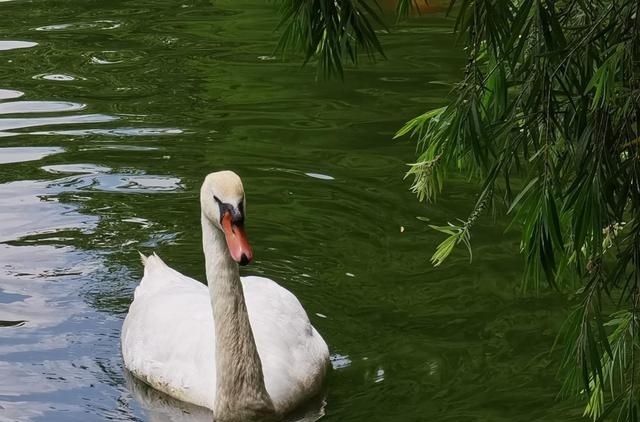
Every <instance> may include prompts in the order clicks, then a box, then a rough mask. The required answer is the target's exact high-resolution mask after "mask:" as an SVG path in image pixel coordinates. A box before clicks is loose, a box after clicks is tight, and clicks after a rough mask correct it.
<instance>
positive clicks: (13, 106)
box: [0, 101, 87, 114]
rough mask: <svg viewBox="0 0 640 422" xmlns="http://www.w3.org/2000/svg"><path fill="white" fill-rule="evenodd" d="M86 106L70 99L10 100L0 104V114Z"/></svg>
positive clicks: (73, 108) (51, 110)
mask: <svg viewBox="0 0 640 422" xmlns="http://www.w3.org/2000/svg"><path fill="white" fill-rule="evenodd" d="M86 107H87V105H86V104H80V103H72V102H69V101H10V102H5V103H1V104H0V114H11V113H52V112H58V111H76V110H82V109H84V108H86Z"/></svg>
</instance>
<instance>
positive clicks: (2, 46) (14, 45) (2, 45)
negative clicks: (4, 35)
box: [0, 40, 38, 51]
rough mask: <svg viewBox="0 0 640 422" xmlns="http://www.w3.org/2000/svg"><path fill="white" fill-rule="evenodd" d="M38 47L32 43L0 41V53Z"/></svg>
mask: <svg viewBox="0 0 640 422" xmlns="http://www.w3.org/2000/svg"><path fill="white" fill-rule="evenodd" d="M36 45H38V43H37V42H32V41H8V40H3V41H0V51H4V50H17V49H19V48H31V47H35V46H36Z"/></svg>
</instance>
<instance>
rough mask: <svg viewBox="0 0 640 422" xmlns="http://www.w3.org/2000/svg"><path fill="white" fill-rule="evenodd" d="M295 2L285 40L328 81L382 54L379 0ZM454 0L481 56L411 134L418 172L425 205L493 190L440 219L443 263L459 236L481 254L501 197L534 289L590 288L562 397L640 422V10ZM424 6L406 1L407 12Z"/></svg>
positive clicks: (594, 1) (623, 3)
mask: <svg viewBox="0 0 640 422" xmlns="http://www.w3.org/2000/svg"><path fill="white" fill-rule="evenodd" d="M281 3H282V4H283V5H287V6H286V7H285V9H284V10H285V11H289V13H288V14H285V19H284V22H288V23H287V25H288V26H287V28H293V29H290V30H289V31H290V32H292V33H296V34H298V35H296V36H292V35H291V34H290V33H285V35H284V36H283V40H284V41H283V43H284V45H285V46H286V45H287V43H288V42H290V40H292V39H295V40H296V42H298V43H299V44H300V45H303V46H304V47H305V51H306V53H307V55H306V58H307V60H309V59H311V58H313V57H317V58H318V59H319V62H320V63H321V68H323V69H334V70H333V71H328V72H327V71H325V73H326V74H332V73H338V74H341V69H342V67H341V64H340V63H341V57H342V54H343V53H344V52H346V53H347V56H348V57H350V58H351V59H352V60H353V61H355V60H356V59H355V57H356V56H355V55H356V53H357V51H356V47H362V48H363V49H364V50H365V51H366V52H368V53H369V54H371V53H373V52H376V51H378V52H379V51H380V50H381V49H380V45H379V43H378V41H377V39H376V35H375V32H374V31H373V30H372V29H371V28H372V27H371V26H370V25H367V24H364V23H363V21H362V20H366V19H367V18H374V19H377V20H378V21H379V19H378V18H377V17H376V14H375V13H373V11H374V10H375V3H374V2H370V5H369V6H368V7H365V4H366V2H365V1H355V0H354V1H344V0H342V1H337V2H331V5H328V3H326V4H325V3H324V2H316V1H311V2H301V1H293V0H289V1H282V2H281ZM450 4H451V8H450V11H455V15H456V20H455V30H456V32H457V34H458V39H459V42H460V44H461V47H463V48H464V51H465V52H466V53H467V54H468V61H467V65H466V67H465V69H464V70H465V72H464V79H463V80H462V81H461V82H460V83H459V84H458V85H457V86H456V87H455V89H454V90H453V92H452V95H451V99H450V101H449V104H448V105H446V106H445V107H442V108H438V109H436V110H430V111H427V112H425V113H424V114H422V115H420V116H418V117H416V118H414V119H412V120H410V121H409V122H408V123H407V124H406V125H405V126H404V127H403V128H401V129H400V131H399V132H398V134H397V136H402V135H411V136H412V137H413V138H414V139H416V140H417V142H418V151H419V156H418V159H417V160H416V162H415V163H414V164H412V165H411V168H410V170H409V171H408V173H407V176H408V177H411V178H413V184H412V187H411V189H412V190H413V191H414V192H415V193H416V195H417V197H418V199H419V200H421V201H422V200H426V201H434V200H435V199H436V197H437V195H438V194H439V193H440V192H441V191H442V189H443V187H444V181H445V180H446V177H447V175H448V173H449V172H451V171H461V172H464V173H467V174H468V175H469V177H470V179H471V180H475V181H477V182H478V184H479V186H480V189H479V196H478V201H477V202H476V204H475V206H474V207H473V209H471V210H470V213H469V217H468V218H467V219H465V220H461V221H460V222H459V224H452V223H449V224H448V225H446V226H431V227H433V228H434V229H436V230H439V231H441V232H443V233H445V234H446V235H447V237H446V239H445V240H444V241H443V242H442V243H441V244H440V245H439V246H438V247H437V248H436V252H435V253H434V255H433V257H432V262H433V263H434V265H440V264H441V263H442V262H443V261H444V260H445V259H446V257H447V256H448V255H449V254H450V253H451V251H452V250H453V249H454V247H455V246H456V245H458V244H459V243H464V244H465V245H466V246H467V248H469V250H470V237H471V230H472V227H473V224H474V223H475V222H476V221H477V219H478V218H479V216H480V215H481V213H482V212H483V211H484V210H485V209H486V208H487V206H488V205H489V204H490V205H492V206H493V207H494V209H495V208H498V207H500V206H502V207H503V209H504V210H505V211H506V212H507V213H509V214H510V215H512V216H513V222H514V225H516V226H519V227H521V228H522V241H521V245H520V249H521V252H522V255H523V257H524V262H525V286H527V287H531V288H533V289H535V290H538V289H540V288H542V286H544V283H545V282H546V283H547V284H549V285H551V286H553V287H555V288H557V289H563V290H567V289H569V290H570V291H575V297H576V299H577V302H578V304H577V305H576V307H575V310H574V311H573V312H572V313H571V315H570V317H569V319H568V320H567V322H566V324H565V328H564V329H563V332H562V337H561V338H562V339H563V341H562V343H563V344H564V343H568V344H569V347H568V348H567V352H566V355H565V360H564V368H565V380H566V382H565V384H564V387H563V392H565V393H575V394H578V395H581V396H584V397H585V399H586V402H587V405H586V408H585V415H588V416H590V417H591V418H592V419H593V420H603V419H604V418H605V417H609V416H615V418H616V419H617V420H619V421H638V420H640V415H639V411H640V409H639V407H640V391H639V389H638V382H639V381H640V379H639V373H638V365H637V364H638V363H639V362H640V359H638V356H637V355H636V352H637V350H638V349H639V347H640V337H639V336H638V328H639V327H638V322H639V321H640V310H639V306H638V305H639V303H640V150H639V147H640V134H639V131H640V128H639V127H638V125H639V123H640V3H639V2H637V1H634V0H589V1H586V0H562V1H552V0H451V2H450ZM414 5H415V3H414V2H413V1H411V0H399V1H398V7H397V11H398V13H399V14H401V15H402V14H405V15H406V14H407V13H408V11H409V10H410V8H411V7H413V6H414ZM357 10H362V13H360V12H349V11H357ZM301 16H302V18H300V17H301ZM348 16H357V19H356V21H357V24H356V25H353V24H347V22H350V21H351V20H350V19H351V18H348ZM296 17H297V18H296ZM361 19H362V20H361ZM294 21H295V22H296V23H293V22H294ZM323 22H325V23H326V22H330V25H329V26H330V27H329V28H328V27H327V25H326V24H325V23H323ZM292 25H293V26H292ZM295 25H298V26H295ZM354 28H359V29H354ZM347 46H348V47H347ZM327 55H328V56H329V58H327ZM336 69H338V70H336Z"/></svg>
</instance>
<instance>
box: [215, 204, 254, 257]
mask: <svg viewBox="0 0 640 422" xmlns="http://www.w3.org/2000/svg"><path fill="white" fill-rule="evenodd" d="M222 231H224V237H225V239H226V240H227V247H228V248H229V253H230V254H231V258H233V260H234V261H236V262H237V263H238V264H240V265H247V264H248V263H249V261H251V260H252V259H253V252H252V251H251V245H249V241H248V240H247V235H246V234H245V232H244V227H242V226H239V225H236V224H233V222H232V221H231V213H230V212H229V211H227V212H225V213H224V215H223V216H222Z"/></svg>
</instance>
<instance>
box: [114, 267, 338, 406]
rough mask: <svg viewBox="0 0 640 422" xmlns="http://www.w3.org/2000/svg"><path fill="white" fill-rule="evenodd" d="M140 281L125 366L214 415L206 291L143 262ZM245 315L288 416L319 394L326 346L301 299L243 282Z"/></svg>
mask: <svg viewBox="0 0 640 422" xmlns="http://www.w3.org/2000/svg"><path fill="white" fill-rule="evenodd" d="M144 261H145V269H144V277H143V278H142V281H141V283H140V285H139V286H138V287H137V288H136V291H135V294H134V301H133V302H132V304H131V307H130V310H129V314H128V315H127V317H126V318H125V321H124V324H123V328H122V353H123V358H124V362H125V366H126V367H127V368H128V369H129V370H130V371H131V372H132V373H133V374H134V375H135V376H136V377H138V378H140V379H142V380H143V381H145V382H146V383H148V384H149V385H151V386H152V387H154V388H156V389H158V390H160V391H163V392H165V393H167V394H169V395H171V396H173V397H175V398H178V399H180V400H183V401H187V402H190V403H194V404H197V405H200V406H204V407H208V408H210V409H212V410H214V412H215V409H214V403H215V386H216V373H215V372H216V370H215V335H214V333H215V331H214V324H213V314H212V310H211V303H210V297H209V290H208V288H207V287H206V286H205V285H203V284H201V283H199V282H197V281H196V280H194V279H192V278H189V277H186V276H184V275H182V274H180V273H179V272H177V271H175V270H173V269H171V268H170V267H169V266H167V265H166V264H165V263H164V262H163V261H162V260H161V259H160V258H159V257H158V256H157V255H152V256H149V257H147V258H146V259H145V260H144ZM242 286H243V291H244V295H245V301H246V304H247V312H248V315H249V320H250V323H251V328H252V331H253V335H254V338H255V342H256V347H257V350H258V354H259V355H260V360H261V362H262V368H263V373H264V380H265V387H266V389H267V392H268V393H269V395H270V396H271V399H272V401H273V404H274V406H275V409H276V411H278V412H279V413H285V412H288V411H290V410H293V408H294V407H295V406H297V405H299V404H301V402H302V401H304V400H306V399H308V398H310V397H312V396H313V395H315V394H317V393H319V391H320V389H321V387H322V385H321V382H322V379H323V378H324V373H325V372H326V370H327V368H328V363H329V351H328V348H327V345H326V343H325V342H324V340H323V339H322V337H320V335H319V334H318V332H317V331H316V330H315V329H314V328H313V326H312V325H311V323H310V322H309V318H308V317H307V314H306V312H305V311H304V309H303V308H302V305H301V304H300V302H299V301H298V299H297V298H296V297H295V296H294V295H293V294H292V293H291V292H289V291H288V290H286V289H284V288H283V287H281V286H279V285H278V284H276V283H275V282H273V281H272V280H269V279H267V278H263V277H253V276H250V277H244V278H243V279H242Z"/></svg>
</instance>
